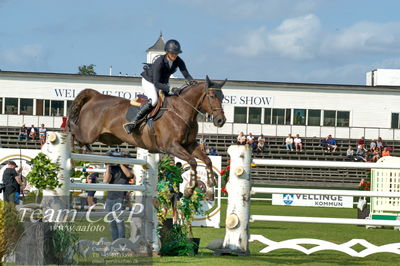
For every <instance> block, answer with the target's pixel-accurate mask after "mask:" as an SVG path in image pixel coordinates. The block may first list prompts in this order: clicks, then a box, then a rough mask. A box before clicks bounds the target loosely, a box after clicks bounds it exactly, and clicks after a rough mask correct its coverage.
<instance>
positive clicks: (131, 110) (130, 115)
mask: <svg viewBox="0 0 400 266" xmlns="http://www.w3.org/2000/svg"><path fill="white" fill-rule="evenodd" d="M166 107H167V99H165V100H164V101H163V105H162V107H161V108H160V109H159V110H158V112H157V113H156V114H154V115H153V117H148V116H146V119H147V120H148V119H150V118H151V119H153V120H154V121H156V120H157V119H159V118H160V117H161V116H162V114H163V113H164V111H165V110H166ZM138 111H139V106H135V105H130V106H129V107H128V111H127V112H126V115H125V118H126V120H128V121H129V122H132V121H133V119H135V117H136V114H137V113H138ZM150 113H151V112H150ZM142 120H144V119H142ZM140 122H141V121H140Z"/></svg>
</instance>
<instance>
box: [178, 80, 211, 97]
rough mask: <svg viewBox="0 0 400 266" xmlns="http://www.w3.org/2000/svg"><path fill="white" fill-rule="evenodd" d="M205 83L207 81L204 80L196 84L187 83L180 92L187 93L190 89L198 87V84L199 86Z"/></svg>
mask: <svg viewBox="0 0 400 266" xmlns="http://www.w3.org/2000/svg"><path fill="white" fill-rule="evenodd" d="M203 83H205V82H204V81H203V82H199V83H196V84H194V85H190V84H186V85H185V86H183V87H181V89H180V92H179V94H182V93H185V92H186V91H187V90H188V89H190V88H193V87H196V86H199V85H201V84H203Z"/></svg>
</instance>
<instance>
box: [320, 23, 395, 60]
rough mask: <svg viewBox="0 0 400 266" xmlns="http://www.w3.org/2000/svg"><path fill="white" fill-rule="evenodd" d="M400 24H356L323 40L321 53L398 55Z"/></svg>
mask: <svg viewBox="0 0 400 266" xmlns="http://www.w3.org/2000/svg"><path fill="white" fill-rule="evenodd" d="M399 42H400V22H392V23H374V22H358V23H356V24H354V25H352V26H350V27H348V28H346V29H344V30H342V31H341V32H339V33H331V34H329V35H328V36H326V38H325V39H324V40H323V42H322V44H321V52H322V53H325V54H332V53H341V54H345V53H357V54H359V53H385V54H388V53H398V52H400V46H399Z"/></svg>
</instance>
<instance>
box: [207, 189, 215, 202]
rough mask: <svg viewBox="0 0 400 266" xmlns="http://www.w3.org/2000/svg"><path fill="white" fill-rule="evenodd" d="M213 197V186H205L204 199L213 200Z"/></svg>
mask: <svg viewBox="0 0 400 266" xmlns="http://www.w3.org/2000/svg"><path fill="white" fill-rule="evenodd" d="M214 198H215V196H214V189H213V188H207V191H206V199H207V200H209V201H213V200H214Z"/></svg>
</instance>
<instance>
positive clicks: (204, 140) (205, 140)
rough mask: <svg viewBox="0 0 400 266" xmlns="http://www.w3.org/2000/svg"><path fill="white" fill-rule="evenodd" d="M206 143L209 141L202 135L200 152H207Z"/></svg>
mask: <svg viewBox="0 0 400 266" xmlns="http://www.w3.org/2000/svg"><path fill="white" fill-rule="evenodd" d="M206 142H207V139H206V138H205V137H204V135H202V136H201V138H200V140H199V146H200V150H201V151H203V152H205V151H206Z"/></svg>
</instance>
